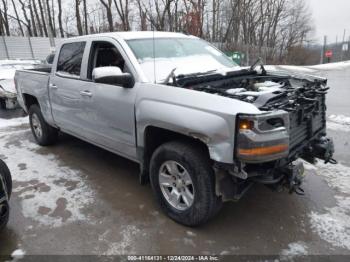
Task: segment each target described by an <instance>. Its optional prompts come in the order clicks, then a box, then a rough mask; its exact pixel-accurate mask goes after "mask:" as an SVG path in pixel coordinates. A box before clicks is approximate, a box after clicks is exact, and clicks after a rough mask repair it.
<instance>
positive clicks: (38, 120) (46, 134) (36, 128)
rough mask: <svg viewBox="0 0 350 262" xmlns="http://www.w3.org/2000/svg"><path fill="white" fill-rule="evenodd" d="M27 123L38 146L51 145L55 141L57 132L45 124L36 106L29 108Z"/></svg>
mask: <svg viewBox="0 0 350 262" xmlns="http://www.w3.org/2000/svg"><path fill="white" fill-rule="evenodd" d="M29 123H30V128H31V129H32V133H33V136H34V138H35V140H36V142H37V143H38V144H39V145H42V146H47V145H52V144H54V143H55V142H56V141H57V136H58V130H57V129H56V128H54V127H52V126H50V125H49V124H48V123H46V121H45V119H44V117H43V115H42V113H41V110H40V107H39V106H38V105H32V106H30V108H29Z"/></svg>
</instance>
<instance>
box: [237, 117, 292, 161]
mask: <svg viewBox="0 0 350 262" xmlns="http://www.w3.org/2000/svg"><path fill="white" fill-rule="evenodd" d="M288 130H289V117H288V113H286V112H284V111H276V112H272V113H266V114H259V115H238V116H237V129H236V134H237V135H236V150H235V151H236V157H237V158H238V159H239V160H241V161H243V162H247V163H262V162H268V161H272V160H276V159H280V158H283V157H286V156H288V153H289V134H288Z"/></svg>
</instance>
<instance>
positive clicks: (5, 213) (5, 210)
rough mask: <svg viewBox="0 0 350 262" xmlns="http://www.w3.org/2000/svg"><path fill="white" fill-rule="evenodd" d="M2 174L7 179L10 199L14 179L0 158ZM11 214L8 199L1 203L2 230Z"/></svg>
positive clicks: (0, 171)
mask: <svg viewBox="0 0 350 262" xmlns="http://www.w3.org/2000/svg"><path fill="white" fill-rule="evenodd" d="M0 175H1V176H2V177H3V179H4V180H5V186H6V190H7V195H8V198H9V199H10V197H11V193H12V179H11V173H10V170H9V169H8V167H7V165H6V164H5V163H4V162H3V161H2V160H1V159H0ZM9 216H10V207H9V204H8V202H7V201H5V202H4V203H0V230H2V229H3V228H4V227H5V226H6V224H7V222H8V220H9Z"/></svg>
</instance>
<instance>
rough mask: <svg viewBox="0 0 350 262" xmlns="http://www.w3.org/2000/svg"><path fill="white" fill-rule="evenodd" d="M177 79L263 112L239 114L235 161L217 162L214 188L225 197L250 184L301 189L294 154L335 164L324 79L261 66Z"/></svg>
mask: <svg viewBox="0 0 350 262" xmlns="http://www.w3.org/2000/svg"><path fill="white" fill-rule="evenodd" d="M177 84H179V85H181V86H182V87H185V88H191V89H194V90H198V91H204V92H208V93H211V94H215V95H220V96H225V97H229V98H233V99H238V100H241V101H245V102H247V103H251V104H254V105H255V106H256V107H257V108H259V109H260V111H262V113H261V114H256V115H245V114H239V115H237V117H236V135H235V152H234V156H233V159H234V164H233V165H232V164H231V165H227V164H222V163H216V164H215V169H216V171H217V172H216V173H217V183H216V185H217V188H216V191H217V194H218V195H220V196H222V198H223V200H238V199H239V198H241V197H242V195H243V194H244V193H245V192H246V191H247V190H248V188H249V187H250V186H251V185H252V184H254V183H260V184H264V185H267V186H268V187H269V188H271V189H274V190H277V191H280V190H281V189H283V188H287V189H288V191H289V192H290V193H293V192H296V193H298V194H302V193H303V190H302V188H301V184H302V181H303V173H304V168H303V164H302V163H301V162H298V161H296V160H297V159H299V158H302V159H304V160H305V161H308V162H310V163H315V161H316V159H321V160H324V161H325V163H331V164H335V163H336V161H335V160H334V159H333V153H334V145H333V141H332V139H331V138H328V137H327V136H326V103H325V96H326V94H327V91H328V89H329V87H327V80H326V79H323V78H318V77H313V76H298V75H294V76H291V75H287V74H282V73H267V72H266V71H265V69H263V70H262V73H258V72H257V71H254V70H242V71H240V72H233V73H228V74H226V75H225V76H219V75H210V76H205V77H200V78H182V79H179V80H178V81H177Z"/></svg>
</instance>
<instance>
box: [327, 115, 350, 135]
mask: <svg viewBox="0 0 350 262" xmlns="http://www.w3.org/2000/svg"><path fill="white" fill-rule="evenodd" d="M327 128H328V129H330V130H334V131H343V132H350V117H348V116H345V115H330V116H328V121H327Z"/></svg>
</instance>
